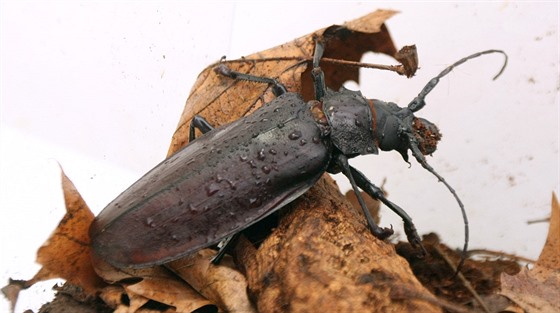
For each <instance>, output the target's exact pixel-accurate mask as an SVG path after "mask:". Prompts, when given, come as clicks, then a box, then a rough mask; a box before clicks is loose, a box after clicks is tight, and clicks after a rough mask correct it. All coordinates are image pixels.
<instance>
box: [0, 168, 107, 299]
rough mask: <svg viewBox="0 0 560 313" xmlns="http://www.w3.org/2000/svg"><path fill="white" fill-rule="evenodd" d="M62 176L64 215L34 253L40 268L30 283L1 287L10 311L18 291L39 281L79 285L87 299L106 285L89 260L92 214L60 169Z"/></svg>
mask: <svg viewBox="0 0 560 313" xmlns="http://www.w3.org/2000/svg"><path fill="white" fill-rule="evenodd" d="M61 177H62V189H63V192H64V201H65V204H66V214H65V215H64V217H63V218H62V220H61V221H60V223H59V224H58V226H57V228H56V229H55V231H54V232H53V233H52V234H51V236H50V237H49V238H48V239H47V241H45V243H44V244H43V245H42V246H41V247H40V248H39V250H38V251H37V262H38V263H39V264H41V265H42V267H41V269H40V270H39V271H38V272H37V273H36V274H35V276H34V277H33V278H31V279H30V280H11V281H10V284H9V285H8V286H6V287H4V288H2V291H3V292H4V294H5V295H6V296H7V297H8V299H9V300H10V302H11V304H12V309H13V307H14V306H15V303H16V301H17V296H18V294H19V291H20V290H22V289H26V288H29V287H31V286H32V285H33V284H35V283H36V282H39V281H44V280H48V279H53V278H63V279H65V280H66V281H68V282H69V283H71V284H74V285H75V286H79V287H80V288H81V289H82V291H83V292H84V293H85V295H87V296H89V297H94V296H95V295H96V293H97V292H98V291H99V290H101V289H102V288H103V287H104V286H105V285H106V284H105V283H104V282H103V280H102V279H101V278H100V277H99V276H97V275H96V274H95V271H94V269H93V266H92V264H91V261H90V249H89V242H90V239H89V225H90V224H91V222H92V221H93V218H94V215H93V213H91V211H90V209H89V207H88V206H87V204H86V203H85V201H84V200H83V199H82V197H81V196H80V193H79V192H78V191H77V190H76V187H75V186H74V184H73V183H72V181H70V179H69V178H68V177H67V176H66V174H65V173H64V171H62V170H61Z"/></svg>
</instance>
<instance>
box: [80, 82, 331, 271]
mask: <svg viewBox="0 0 560 313" xmlns="http://www.w3.org/2000/svg"><path fill="white" fill-rule="evenodd" d="M330 158H331V147H330V144H329V141H328V140H325V139H323V138H321V130H320V129H319V127H318V126H317V124H316V123H315V122H314V120H313V117H312V116H311V114H310V112H309V109H308V107H307V104H306V103H305V102H304V101H303V100H302V99H301V98H300V96H298V95H297V94H294V93H287V94H284V95H282V96H280V97H278V98H277V99H275V100H273V101H271V102H270V103H268V104H267V105H265V106H263V107H262V108H260V109H258V110H257V111H255V113H253V114H252V115H250V116H248V117H245V118H242V119H240V120H237V121H235V122H233V123H231V124H229V125H225V126H223V127H220V128H217V129H214V130H212V131H210V132H208V133H207V134H205V135H203V136H201V137H200V138H197V139H196V140H195V141H193V142H192V143H190V144H189V145H187V146H186V147H185V148H183V149H182V150H180V151H178V152H177V153H176V154H174V155H172V156H171V157H169V158H168V159H166V160H165V161H163V162H162V163H160V164H159V165H158V166H156V167H155V168H154V169H153V170H151V171H150V172H148V173H147V174H146V175H144V176H143V177H142V178H141V179H139V180H138V181H137V182H136V183H134V184H133V185H132V186H131V187H130V188H128V189H127V190H126V191H125V192H123V193H122V194H121V195H119V196H118V197H117V198H116V199H115V200H114V201H113V202H111V203H110V204H109V205H108V206H107V207H106V208H105V209H104V210H103V211H102V212H101V213H100V214H99V216H98V217H97V218H96V219H95V220H94V222H93V224H92V226H91V228H90V235H91V238H92V246H93V249H94V253H95V254H96V255H97V256H99V257H101V258H103V259H104V260H106V261H108V262H109V263H111V264H112V265H114V266H117V267H121V268H122V267H136V268H138V267H146V266H151V265H156V264H163V263H165V262H167V261H171V260H174V259H177V258H180V257H182V256H184V255H187V254H189V253H192V252H194V251H196V250H198V249H201V248H204V247H208V246H210V245H212V244H215V243H217V242H219V241H220V240H222V239H224V238H225V237H228V236H230V235H232V234H234V233H237V232H239V231H241V230H242V229H244V228H246V227H248V226H250V225H251V224H253V223H255V222H257V221H259V220H261V219H263V218H264V217H266V216H267V215H269V214H271V213H272V212H274V211H275V210H277V209H279V208H281V207H282V206H283V205H285V204H287V203H289V202H291V201H293V200H294V199H295V198H297V197H299V196H300V195H301V194H303V193H304V192H305V191H307V190H308V189H309V188H310V187H311V186H312V185H313V184H314V183H315V182H316V181H317V180H318V179H319V177H320V176H321V175H322V174H323V173H324V171H325V169H326V167H327V165H328V163H329V161H330Z"/></svg>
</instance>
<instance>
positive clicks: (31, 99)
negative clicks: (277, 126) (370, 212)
mask: <svg viewBox="0 0 560 313" xmlns="http://www.w3.org/2000/svg"><path fill="white" fill-rule="evenodd" d="M376 8H390V9H396V10H399V11H401V13H400V14H398V15H397V16H395V17H393V18H391V19H390V20H389V21H388V22H387V25H388V27H389V30H390V32H391V34H392V36H393V38H394V40H395V43H396V44H397V45H398V46H399V47H400V46H403V45H407V44H416V45H417V47H418V51H419V59H420V66H421V69H420V71H419V72H418V73H417V75H416V77H414V78H413V79H410V80H407V79H405V78H402V77H399V76H397V75H395V74H391V73H383V72H380V71H375V70H363V71H362V74H363V81H362V83H361V85H360V86H359V87H358V86H356V85H351V86H354V87H353V88H360V89H361V90H362V92H363V93H364V95H366V96H368V97H370V98H378V99H382V100H385V101H394V102H397V103H400V104H401V105H406V104H408V102H409V101H410V100H411V99H412V98H413V97H414V96H415V95H416V94H417V93H418V92H419V91H420V89H421V88H422V87H423V85H424V84H425V83H427V82H428V80H429V79H430V78H431V77H433V76H435V75H436V74H437V73H439V71H441V70H442V69H443V68H444V67H445V66H446V65H449V64H450V63H452V62H454V61H456V60H458V59H459V58H461V57H464V56H466V55H468V54H470V53H473V52H477V51H481V50H486V49H491V48H496V49H503V50H505V51H507V53H508V54H509V56H510V62H509V65H508V68H507V69H506V71H505V73H504V75H503V76H502V77H501V78H500V79H498V80H497V81H492V80H491V78H492V76H493V75H494V74H495V73H496V72H497V71H498V69H499V68H500V66H501V62H502V60H503V58H502V57H501V56H500V55H489V56H484V57H482V58H479V59H477V60H473V61H471V62H469V63H467V64H465V65H463V66H461V67H460V68H458V69H457V70H455V71H454V72H452V73H451V74H450V75H448V76H447V77H446V78H444V79H443V80H442V81H441V83H440V85H439V86H438V87H437V88H436V89H435V91H434V92H433V93H432V94H430V96H428V98H427V101H428V105H427V107H426V108H425V109H424V110H422V111H421V112H420V114H418V115H420V116H423V117H425V118H427V119H429V120H431V121H432V122H434V123H436V124H437V125H438V126H439V127H440V129H441V131H442V133H443V135H444V137H443V141H442V142H441V143H440V145H439V149H438V151H436V153H435V154H434V156H433V157H432V158H429V159H428V162H430V163H431V165H432V166H433V167H434V168H435V169H436V170H437V171H439V173H440V174H441V175H442V176H444V177H445V178H446V179H447V180H448V182H449V183H450V184H451V185H452V186H454V187H455V188H456V190H457V192H458V194H459V195H460V196H461V198H462V199H463V201H464V203H465V205H466V207H467V210H468V215H469V217H470V222H471V224H470V225H471V232H472V234H471V247H473V248H487V249H494V250H503V251H505V252H510V253H517V254H519V255H522V256H526V257H531V258H536V257H537V256H538V254H539V251H540V250H541V248H542V245H543V243H544V240H545V236H546V230H547V227H548V225H547V224H537V225H527V223H526V221H528V220H532V219H538V218H543V217H546V216H548V214H549V210H550V198H551V194H552V192H553V191H555V192H556V193H558V189H559V165H558V140H559V137H558V136H559V115H558V114H559V113H558V104H559V103H558V90H559V88H560V83H559V76H558V75H559V64H558V62H559V53H558V49H559V39H558V38H559V32H558V30H559V29H558V20H559V7H558V2H556V1H553V2H531V3H527V2H525V3H524V2H514V1H500V2H491V3H461V2H457V3H452V2H445V3H433V2H432V3H410V2H409V3H407V2H396V3H395V2H393V3H379V2H377V3H369V2H360V3H350V2H332V3H326V4H325V3H309V2H305V3H301V2H299V1H298V2H288V1H283V2H282V3H274V2H270V3H269V2H267V3H264V2H254V3H252V2H232V3H224V2H219V3H208V4H191V3H190V2H188V3H186V2H185V3H182V2H177V1H171V2H165V1H164V2H141V1H140V2H132V1H130V2H124V1H120V2H101V1H99V2H79V1H49V2H42V1H17V2H16V1H3V2H2V4H1V7H0V14H1V17H0V21H1V85H0V88H1V89H0V99H1V107H0V109H1V111H0V114H1V116H0V118H1V128H0V139H1V159H0V162H1V163H0V170H1V172H0V174H1V176H0V179H1V180H0V207H1V211H0V212H1V213H0V214H1V217H0V221H1V227H0V231H1V234H0V238H2V239H1V240H2V241H1V263H0V269H1V272H0V275H1V277H0V285H3V284H4V283H5V282H6V281H7V279H8V277H13V278H19V279H24V278H30V277H31V276H32V275H33V274H34V273H35V271H37V269H38V268H39V267H38V266H37V265H36V264H35V263H34V259H35V251H36V249H37V248H38V247H39V246H40V245H41V243H42V242H43V241H44V240H45V239H46V238H47V237H48V235H49V234H50V232H51V231H52V230H53V229H54V228H55V227H56V225H57V223H58V221H59V219H60V218H61V217H62V216H63V215H64V206H63V202H62V195H61V190H60V179H59V169H58V163H60V164H61V165H62V167H63V168H64V170H65V171H66V173H67V174H68V176H69V177H70V178H71V179H72V180H73V181H74V183H75V184H76V186H77V188H78V190H79V191H80V192H81V193H82V195H83V197H84V198H85V200H86V201H87V202H88V204H89V205H90V207H91V209H92V210H93V211H94V212H95V213H98V212H99V211H100V210H101V209H102V208H103V207H104V206H105V205H106V204H107V203H108V202H109V201H111V200H112V199H113V198H114V197H115V196H116V195H118V194H119V193H120V192H121V191H122V190H124V189H125V188H126V187H127V186H128V185H130V184H131V183H132V182H133V181H134V180H136V179H137V178H138V177H140V176H141V175H142V174H143V173H144V172H146V171H147V170H149V169H150V168H151V167H153V166H154V165H155V164H157V163H158V162H159V161H161V160H162V159H163V158H164V156H165V154H166V151H167V146H168V144H169V142H170V138H171V135H172V133H173V131H174V129H175V126H176V124H177V122H178V119H179V115H180V113H181V111H182V109H183V105H184V102H185V100H186V99H187V96H188V94H189V91H190V87H191V86H192V84H193V83H194V81H195V79H196V77H197V75H198V73H199V72H200V71H201V70H202V69H203V68H204V67H205V66H206V65H208V64H210V63H212V62H214V61H216V60H218V59H219V58H220V57H221V56H223V55H227V56H228V58H229V59H233V58H237V57H240V56H243V55H248V54H251V53H253V52H256V51H260V50H264V49H267V48H270V47H273V46H276V45H279V44H282V43H284V42H287V41H290V40H292V39H294V38H296V37H299V36H302V35H304V34H307V33H309V32H312V31H314V30H316V29H319V28H322V27H326V26H329V25H331V24H335V23H339V24H340V23H343V22H344V21H347V20H351V19H354V18H357V17H360V16H362V15H365V14H366V13H369V12H371V11H374V10H375V9H376ZM364 61H370V62H378V63H386V64H393V63H394V61H392V60H390V59H388V58H385V57H381V56H378V55H368V56H366V57H365V58H364ZM57 162H58V163H57ZM352 164H353V165H355V166H356V167H357V168H359V169H361V170H362V171H364V172H365V173H366V174H367V176H368V177H370V179H371V180H372V181H373V182H374V183H377V184H380V183H381V182H382V180H383V179H384V178H386V179H387V183H386V185H385V188H386V189H387V191H388V192H389V196H390V199H392V200H393V201H394V202H396V203H398V204H399V205H401V206H402V207H403V208H405V209H406V210H407V211H408V213H409V214H410V215H411V216H412V217H413V218H414V220H415V222H416V225H417V227H418V229H419V231H420V232H421V233H426V232H429V231H435V232H437V233H438V234H439V235H440V236H441V237H442V239H443V241H444V242H446V243H448V244H450V245H452V246H455V247H459V246H461V245H462V240H463V225H462V221H461V218H460V213H459V209H458V207H457V205H456V204H455V203H454V200H453V198H452V196H451V195H450V194H449V192H448V191H447V190H446V189H445V188H444V186H443V185H442V184H439V183H438V182H437V180H436V179H435V178H434V177H433V176H432V175H431V174H429V173H427V172H426V171H424V170H422V169H421V167H420V166H419V165H418V164H417V163H415V162H413V163H412V167H411V168H409V167H408V165H407V164H406V163H404V162H403V161H402V159H401V158H400V156H399V155H398V154H397V153H394V152H393V153H384V154H382V155H380V156H368V157H361V158H358V159H356V160H353V162H352ZM339 181H340V185H341V187H342V188H343V189H344V190H347V189H348V188H349V185H348V184H347V183H346V182H345V181H344V179H340V180H339ZM382 214H383V216H382V224H383V225H385V226H387V225H389V224H392V225H393V226H394V228H395V229H396V230H397V232H398V233H401V234H402V231H401V229H402V226H401V222H400V221H399V220H398V219H397V218H395V217H394V214H392V213H391V212H390V211H388V210H384V211H383V212H382ZM52 285H53V282H52V281H50V282H47V283H45V284H40V285H38V286H36V287H33V288H32V289H31V290H28V291H25V292H23V293H22V295H21V296H20V305H19V306H18V308H17V311H20V312H21V311H23V310H24V309H25V308H30V307H31V308H33V307H35V308H37V307H38V306H39V305H40V303H41V302H44V301H47V300H48V298H49V297H50V292H49V289H50V288H51V286H52ZM0 304H1V305H0V311H2V312H6V311H7V307H8V305H7V303H6V302H5V301H4V299H2V300H1V301H0Z"/></svg>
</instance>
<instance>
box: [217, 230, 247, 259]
mask: <svg viewBox="0 0 560 313" xmlns="http://www.w3.org/2000/svg"><path fill="white" fill-rule="evenodd" d="M240 235H241V232H239V233H236V234H233V235H231V236H229V237H227V238H226V239H224V240H222V241H221V242H220V244H221V247H220V250H218V252H217V253H216V255H215V256H213V257H212V259H210V262H211V263H212V264H214V265H218V264H220V262H221V261H222V259H223V258H224V256H225V255H226V253H227V252H228V251H229V250H230V249H231V248H233V247H234V246H235V244H236V243H237V239H239V236H240Z"/></svg>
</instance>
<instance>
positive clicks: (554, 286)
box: [501, 194, 560, 313]
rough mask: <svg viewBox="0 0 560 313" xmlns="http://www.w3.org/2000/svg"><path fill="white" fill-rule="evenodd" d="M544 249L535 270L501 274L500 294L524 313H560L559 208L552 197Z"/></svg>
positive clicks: (525, 269)
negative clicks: (523, 310)
mask: <svg viewBox="0 0 560 313" xmlns="http://www.w3.org/2000/svg"><path fill="white" fill-rule="evenodd" d="M551 210H552V213H551V216H550V227H549V230H548V237H547V239H546V243H545V246H544V248H543V250H542V252H541V255H540V256H539V259H538V261H537V263H536V264H535V267H534V268H532V269H530V270H529V269H528V268H523V269H522V270H521V272H520V273H519V274H517V275H515V276H510V275H507V274H502V292H501V294H503V295H504V296H506V297H508V298H510V299H511V300H513V301H514V302H515V303H517V304H518V305H519V306H521V307H522V308H524V309H525V310H526V311H527V312H543V313H544V312H560V206H559V204H558V199H557V198H556V195H554V194H553V195H552V208H551Z"/></svg>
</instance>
